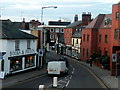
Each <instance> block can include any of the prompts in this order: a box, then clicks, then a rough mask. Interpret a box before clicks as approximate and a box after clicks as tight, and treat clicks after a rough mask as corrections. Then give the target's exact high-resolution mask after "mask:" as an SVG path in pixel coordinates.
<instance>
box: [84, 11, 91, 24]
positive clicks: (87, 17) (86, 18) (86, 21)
mask: <svg viewBox="0 0 120 90" xmlns="http://www.w3.org/2000/svg"><path fill="white" fill-rule="evenodd" d="M90 22H91V12H88V13H86V12H83V13H82V23H83V25H88V24H89V23H90Z"/></svg>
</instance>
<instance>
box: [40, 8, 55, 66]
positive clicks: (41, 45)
mask: <svg viewBox="0 0 120 90" xmlns="http://www.w3.org/2000/svg"><path fill="white" fill-rule="evenodd" d="M46 8H57V6H47V7H42V8H41V24H43V10H44V9H46ZM43 26H44V24H43V25H41V37H40V49H41V50H42V49H43ZM43 53H44V55H45V33H44V50H43ZM44 55H43V56H44ZM38 56H39V55H38ZM44 57H45V56H44ZM38 59H39V58H38ZM40 59H41V65H40V66H41V67H42V66H43V60H42V56H41V58H40ZM38 61H39V60H38ZM38 64H39V62H38ZM38 66H39V65H38Z"/></svg>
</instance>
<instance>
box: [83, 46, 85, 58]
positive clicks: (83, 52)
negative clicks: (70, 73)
mask: <svg viewBox="0 0 120 90" xmlns="http://www.w3.org/2000/svg"><path fill="white" fill-rule="evenodd" d="M84 55H85V49H84V48H83V56H84Z"/></svg>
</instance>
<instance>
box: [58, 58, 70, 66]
mask: <svg viewBox="0 0 120 90" xmlns="http://www.w3.org/2000/svg"><path fill="white" fill-rule="evenodd" d="M59 61H65V62H66V67H67V68H68V65H69V64H68V59H67V58H66V57H61V58H60V59H59Z"/></svg>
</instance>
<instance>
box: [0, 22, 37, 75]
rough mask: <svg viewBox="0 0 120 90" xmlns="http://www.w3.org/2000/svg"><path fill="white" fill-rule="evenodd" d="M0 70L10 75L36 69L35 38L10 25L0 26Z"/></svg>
mask: <svg viewBox="0 0 120 90" xmlns="http://www.w3.org/2000/svg"><path fill="white" fill-rule="evenodd" d="M0 29H2V30H0V53H1V55H2V57H1V58H0V59H1V60H0V69H1V71H4V72H5V74H6V75H7V74H12V73H17V72H21V71H25V70H28V69H32V68H36V55H37V50H36V48H37V47H36V46H37V45H36V44H37V37H35V36H33V35H30V34H28V33H25V32H22V31H20V30H17V29H16V28H15V27H13V26H12V24H10V23H6V24H4V23H3V24H2V25H0Z"/></svg>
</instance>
